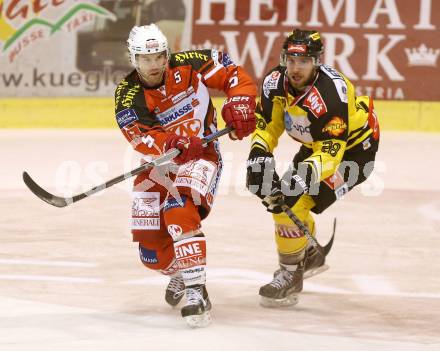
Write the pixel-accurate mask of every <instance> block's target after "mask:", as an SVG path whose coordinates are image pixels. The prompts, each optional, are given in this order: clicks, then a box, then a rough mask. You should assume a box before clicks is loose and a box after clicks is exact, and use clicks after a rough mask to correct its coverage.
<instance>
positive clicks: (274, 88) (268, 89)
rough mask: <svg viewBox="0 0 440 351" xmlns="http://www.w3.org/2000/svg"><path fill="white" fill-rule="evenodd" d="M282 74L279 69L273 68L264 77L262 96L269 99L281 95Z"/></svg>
mask: <svg viewBox="0 0 440 351" xmlns="http://www.w3.org/2000/svg"><path fill="white" fill-rule="evenodd" d="M283 82H284V73H283V72H282V70H281V69H280V67H276V68H274V69H273V70H272V71H271V72H269V73H268V74H267V75H266V77H264V80H263V84H262V90H263V95H264V96H265V97H266V98H267V99H269V96H271V95H272V96H274V95H283V96H284V93H283Z"/></svg>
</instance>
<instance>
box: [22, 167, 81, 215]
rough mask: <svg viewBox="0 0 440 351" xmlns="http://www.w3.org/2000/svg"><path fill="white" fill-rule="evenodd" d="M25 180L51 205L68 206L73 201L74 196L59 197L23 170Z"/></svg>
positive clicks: (35, 192) (32, 189) (29, 186)
mask: <svg viewBox="0 0 440 351" xmlns="http://www.w3.org/2000/svg"><path fill="white" fill-rule="evenodd" d="M23 181H24V183H25V184H26V186H27V187H28V188H29V190H30V191H32V192H33V193H34V194H35V195H36V196H38V197H39V198H40V199H41V200H43V201H45V202H47V203H48V204H49V205H52V206H56V207H66V206H67V205H70V204H71V203H73V199H72V198H64V197H59V196H56V195H52V194H51V193H49V192H47V191H46V190H44V189H43V188H42V187H40V186H39V185H38V184H37V183H35V182H34V180H33V179H32V178H31V176H30V175H29V174H28V173H27V172H23Z"/></svg>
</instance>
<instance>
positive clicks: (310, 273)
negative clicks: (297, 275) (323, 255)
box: [303, 264, 330, 279]
mask: <svg viewBox="0 0 440 351" xmlns="http://www.w3.org/2000/svg"><path fill="white" fill-rule="evenodd" d="M329 268H330V267H329V266H327V265H326V264H324V265H322V266H320V267H317V268H314V269H310V270H308V271H306V272H304V275H303V279H307V278H310V277H313V276H314V275H317V274H319V273H322V272H325V271H326V270H327V269H329Z"/></svg>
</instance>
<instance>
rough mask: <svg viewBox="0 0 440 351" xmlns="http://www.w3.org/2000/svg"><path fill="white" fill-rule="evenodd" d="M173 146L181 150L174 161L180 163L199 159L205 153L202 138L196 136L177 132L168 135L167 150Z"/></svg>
mask: <svg viewBox="0 0 440 351" xmlns="http://www.w3.org/2000/svg"><path fill="white" fill-rule="evenodd" d="M173 148H176V149H179V150H180V154H179V155H178V156H176V157H174V162H176V163H177V164H178V165H181V164H184V163H187V162H189V161H191V160H198V159H199V158H200V157H201V156H202V154H203V145H202V139H200V138H199V137H196V136H192V137H189V138H188V137H184V136H181V135H177V134H170V135H168V137H167V140H166V142H165V151H168V150H169V149H173Z"/></svg>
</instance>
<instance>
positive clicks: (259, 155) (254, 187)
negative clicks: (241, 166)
mask: <svg viewBox="0 0 440 351" xmlns="http://www.w3.org/2000/svg"><path fill="white" fill-rule="evenodd" d="M246 165H247V170H246V188H247V189H248V190H249V191H250V192H251V193H252V194H255V195H257V196H258V197H259V198H260V199H264V198H265V197H266V196H267V195H270V194H271V193H272V188H273V183H274V182H277V181H279V179H280V177H279V176H278V174H277V173H276V171H275V159H274V158H273V154H272V153H271V152H268V151H265V150H263V149H261V148H258V147H254V148H252V149H251V152H250V153H249V157H248V161H247V164H246Z"/></svg>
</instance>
